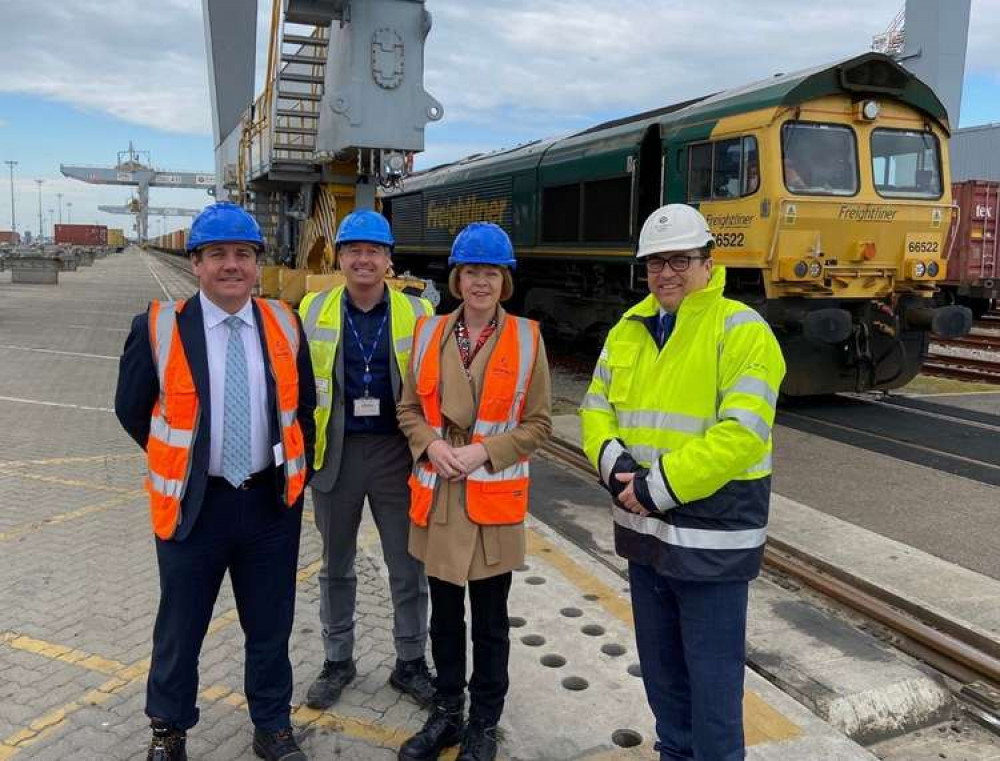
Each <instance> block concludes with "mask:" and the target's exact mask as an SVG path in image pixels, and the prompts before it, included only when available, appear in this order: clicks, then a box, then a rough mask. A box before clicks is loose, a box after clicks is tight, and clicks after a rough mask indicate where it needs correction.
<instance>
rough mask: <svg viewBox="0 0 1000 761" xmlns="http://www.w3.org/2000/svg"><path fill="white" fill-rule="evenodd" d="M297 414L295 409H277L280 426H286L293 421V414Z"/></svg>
mask: <svg viewBox="0 0 1000 761" xmlns="http://www.w3.org/2000/svg"><path fill="white" fill-rule="evenodd" d="M297 414H298V411H297V410H288V411H287V412H286V411H285V410H278V416H279V419H280V420H281V427H282V428H287V427H288V426H290V425H291V424H292V423H294V422H295V416H296V415H297Z"/></svg>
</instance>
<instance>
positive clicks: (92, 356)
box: [0, 344, 118, 362]
mask: <svg viewBox="0 0 1000 761" xmlns="http://www.w3.org/2000/svg"><path fill="white" fill-rule="evenodd" d="M0 349H13V350H15V351H34V352H38V353H39V354H61V355H63V356H66V357H83V358H84V359H113V360H114V361H115V362H117V361H118V357H112V356H110V355H108V354H84V353H83V352H79V351H60V350H58V349H41V348H39V347H37V346H14V345H12V344H0Z"/></svg>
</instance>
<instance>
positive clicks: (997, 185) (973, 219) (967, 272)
mask: <svg viewBox="0 0 1000 761" xmlns="http://www.w3.org/2000/svg"><path fill="white" fill-rule="evenodd" d="M951 192H952V199H953V200H954V202H955V203H956V204H957V205H958V209H959V212H958V221H957V225H958V227H957V229H953V230H952V234H953V236H954V238H953V242H952V244H951V252H950V254H949V256H948V274H947V278H946V279H945V280H943V281H939V285H940V287H941V291H942V293H943V294H944V295H945V296H946V298H948V299H949V300H951V301H952V302H953V303H957V304H963V305H965V306H967V307H969V308H970V309H971V310H972V313H973V314H974V315H975V316H976V317H980V316H982V315H983V314H985V313H986V312H987V311H989V309H990V305H991V303H992V302H994V301H995V300H996V299H1000V266H998V259H1000V238H998V236H997V232H998V230H997V218H998V216H1000V182H990V181H987V180H966V181H965V182H956V183H953V184H952V186H951Z"/></svg>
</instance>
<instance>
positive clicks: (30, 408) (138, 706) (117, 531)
mask: <svg viewBox="0 0 1000 761" xmlns="http://www.w3.org/2000/svg"><path fill="white" fill-rule="evenodd" d="M153 273H156V274H157V277H154V276H153ZM181 281H182V278H179V277H175V276H173V275H172V273H171V271H170V270H169V268H167V267H165V266H164V265H162V264H159V263H157V262H155V261H154V260H152V259H151V258H149V257H146V256H143V255H141V254H137V253H135V252H134V251H132V252H129V253H126V254H125V255H123V256H121V257H114V258H110V259H102V260H98V261H96V262H95V264H94V266H93V267H92V268H88V269H86V270H81V271H80V272H78V273H74V277H73V278H72V279H70V278H68V277H67V278H65V279H64V280H63V281H61V282H60V285H59V286H58V287H57V288H52V289H50V290H47V291H36V292H35V295H33V296H32V297H31V298H26V297H22V296H21V295H18V294H17V293H15V294H14V296H13V298H12V299H9V298H8V296H9V295H10V293H11V290H10V289H11V288H13V286H10V285H9V283H5V282H4V281H3V280H2V279H0V344H9V345H16V346H24V345H29V344H30V345H31V346H32V347H33V348H36V349H39V348H40V349H46V348H50V347H51V345H52V344H48V343H46V342H47V341H55V340H56V335H55V334H52V333H45V331H44V330H42V331H41V332H35V333H32V332H31V331H33V330H36V331H37V330H38V328H37V325H34V324H33V321H31V320H29V321H27V322H25V321H24V320H21V319H19V318H20V316H21V315H22V314H24V313H29V314H42V313H45V312H48V313H50V314H57V313H58V314H59V316H60V318H62V317H67V319H71V320H74V321H75V322H74V323H73V324H84V323H82V322H80V321H84V320H90V319H91V318H94V327H95V328H103V329H104V330H96V329H95V330H93V331H87V330H80V331H78V332H79V334H80V335H81V336H82V338H81V339H80V343H79V344H74V347H75V348H74V349H73V350H74V351H76V352H77V353H100V352H108V353H115V352H116V351H117V349H115V348H109V346H111V347H113V346H115V345H119V344H120V343H121V338H122V335H123V333H121V332H120V331H123V330H125V329H127V326H128V320H129V318H130V317H131V314H132V310H134V311H139V310H140V309H142V308H143V307H144V304H145V301H147V300H148V299H149V298H157V297H160V296H162V295H163V291H164V290H165V289H166V290H167V291H168V292H170V288H171V283H176V284H177V288H178V291H179V290H180V289H181V288H183V287H185V286H184V284H183V282H181ZM184 282H186V281H184ZM186 287H187V288H190V285H187V286H186ZM43 293H45V294H49V295H47V296H46V295H38V294H43ZM81 294H82V295H81ZM98 295H99V298H97V296H98ZM46 299H49V301H46ZM88 299H93V301H88ZM62 303H70V304H73V309H74V311H73V313H72V316H67V315H68V313H67V312H63V311H61V310H56V309H55V305H57V304H62ZM88 304H89V308H88ZM24 310H28V312H25V311H24ZM31 310H36V311H31ZM102 310H106V311H105V312H102ZM108 315H118V316H116V317H113V318H111V319H108ZM28 339H30V341H29V340H28ZM57 345H59V346H62V347H63V349H65V345H64V344H58V343H57ZM63 349H60V350H63ZM37 354H41V352H24V351H19V350H4V349H2V348H0V366H2V368H3V369H2V370H0V430H3V431H4V448H3V451H0V483H2V484H4V487H3V488H4V489H5V491H3V492H2V493H0V506H2V507H3V508H4V509H3V510H2V511H0V514H4V512H5V511H8V510H10V511H11V515H12V516H14V518H15V520H12V521H10V522H9V523H8V524H5V527H4V528H0V553H2V557H3V559H4V562H3V563H2V564H0V611H3V614H2V616H0V673H4V675H5V677H7V676H8V675H10V677H11V678H10V679H5V680H4V682H3V685H2V686H0V760H2V761H6V760H7V759H11V758H14V759H20V758H26V759H27V758H31V759H42V761H44V760H45V759H65V758H79V759H96V758H101V759H131V758H136V757H141V755H142V753H143V750H144V748H145V745H146V741H147V732H148V730H147V727H146V719H145V717H144V716H143V712H142V706H143V702H144V696H143V685H144V680H145V673H146V668H147V665H148V663H147V661H148V655H149V647H150V633H151V631H152V622H153V616H154V613H155V607H156V602H157V574H156V564H155V556H154V553H153V547H152V544H153V542H152V538H151V535H150V530H149V524H148V515H147V509H146V504H145V498H144V496H143V495H142V493H141V492H139V490H138V487H139V485H140V484H141V475H142V470H143V463H142V459H141V457H137V456H136V455H137V450H136V448H135V445H134V443H133V442H131V440H129V439H128V437H127V436H125V435H124V434H123V433H121V431H120V430H119V429H118V427H117V423H116V421H115V420H114V416H113V414H112V413H111V412H110V409H109V406H104V407H103V408H102V405H100V404H97V403H92V404H80V402H99V401H101V400H109V399H110V396H111V393H112V390H113V380H114V372H107V369H108V368H104V369H103V370H94V369H93V368H94V367H98V368H103V367H104V366H103V365H102V364H100V363H90V364H88V360H87V359H86V358H84V357H79V356H73V355H70V354H62V355H52V356H55V357H57V358H58V360H57V361H58V364H57V365H56V366H55V367H57V368H58V369H57V371H55V372H54V373H53V375H54V377H47V378H46V379H45V381H44V382H41V383H38V384H34V385H32V386H26V385H25V386H21V385H18V384H19V383H20V382H21V379H20V376H19V374H18V373H17V372H16V368H17V367H18V366H19V365H18V363H19V362H20V359H15V360H14V361H13V362H12V361H11V357H14V356H15V355H16V357H18V358H21V357H23V356H24V355H28V356H29V357H30V358H29V359H27V360H25V361H27V362H32V361H37V357H34V355H37ZM109 365H110V366H111V367H113V363H109ZM10 367H14V368H15V370H11V371H9V372H8V370H7V368H10ZM88 368H90V369H88ZM46 372H49V370H48V369H46ZM12 391H16V392H17V394H25V396H24V397H18V396H17V395H16V394H14V393H11V392H12ZM29 392H31V394H32V395H31V396H27V394H28V393H29ZM67 400H71V401H67ZM107 404H108V402H107V401H104V405H107ZM549 468H550V470H549V471H545V470H544V469H543V468H542V467H539V472H540V474H544V473H555V474H556V476H554V477H553V480H552V482H551V484H549V487H550V488H551V489H555V490H557V492H558V490H560V489H561V488H562V481H560V480H559V478H574V477H572V476H568V475H566V474H562V476H559V474H558V471H556V470H555V469H553V468H552V466H549ZM536 478H537V479H538V481H536V483H538V484H539V487H540V488H538V489H536V490H535V491H536V492H537V494H538V496H536V500H537V499H544V500H545V501H551V500H555V499H557V498H559V497H560V495H559V494H558V493H555V494H552V493H550V494H548V495H547V496H545V489H544V488H543V487H544V486H545V484H544V483H542V481H545V480H546V479H545V478H544V476H543V475H539V476H536ZM133 486H134V487H136V488H135V489H133V488H132V487H133ZM310 510H311V502H307V514H306V518H307V520H306V521H305V522H304V526H303V541H302V550H301V556H300V570H299V576H298V579H299V593H298V601H297V603H298V604H297V611H296V619H295V626H294V631H293V636H292V642H291V657H292V661H293V668H294V673H295V691H294V697H293V699H294V700H295V701H299V700H301V699H302V697H303V696H304V694H305V691H306V689H307V687H308V685H309V683H310V682H311V680H312V678H313V677H314V676H315V674H316V673H317V672H318V670H319V668H320V666H321V664H322V660H323V652H322V644H321V641H320V636H319V622H318V593H319V590H318V580H317V578H316V576H317V573H318V570H319V562H318V558H319V553H320V541H319V536H318V532H316V531H315V528H314V527H313V524H312V522H311V519H310V518H311V514H310V512H309V511H310ZM606 518H607V516H606V514H605V515H604V520H605V521H606ZM600 532H601V533H602V534H605V535H606V534H607V533H609V531H608V524H607V523H606V522H605V523H604V525H603V527H602V528H601V529H600ZM529 537H530V539H529V558H528V560H527V563H526V565H527V566H529V567H528V568H525V569H524V570H522V571H519V572H518V573H517V574H516V579H515V584H514V589H513V591H512V594H511V614H512V615H513V616H515V617H518V618H521V619H524V623H523V625H521V626H518V627H515V628H514V629H513V631H512V639H513V643H512V654H511V675H512V688H511V693H510V696H509V702H508V710H507V712H506V714H505V716H504V719H503V723H502V725H501V728H502V730H503V735H504V739H503V743H502V748H501V756H502V758H505V759H525V761H527V760H529V759H530V760H534V759H538V760H539V761H540V760H541V759H576V758H579V759H598V758H600V759H615V758H622V759H626V758H632V759H651V758H653V752H652V750H651V748H652V739H653V738H652V734H653V732H652V717H651V715H650V714H649V711H648V708H647V706H646V704H645V699H644V696H643V692H642V686H641V680H640V679H638V678H637V677H635V676H633V675H632V674H630V673H629V670H628V667H629V666H630V665H633V664H634V663H635V657H634V645H633V640H632V632H631V623H630V622H631V612H630V609H629V600H628V596H627V593H626V590H625V585H624V582H623V581H622V579H621V578H620V577H619V576H618V575H617V573H616V572H615V571H614V570H613V569H612V568H609V567H607V566H606V565H605V564H604V563H603V562H600V561H598V560H597V559H595V557H594V555H592V554H591V553H590V552H588V551H587V550H584V549H581V548H580V547H578V546H577V545H576V544H574V543H572V542H570V541H568V540H566V539H564V538H563V537H561V536H560V535H558V534H556V533H555V532H554V531H552V530H551V529H549V528H547V527H546V526H544V525H542V524H541V523H538V522H535V521H532V523H531V530H530V533H529ZM359 543H360V550H359V553H358V561H357V570H358V577H359V604H358V613H359V616H358V624H357V625H358V644H357V651H356V655H357V661H358V669H359V676H358V679H357V680H356V681H355V683H353V684H352V685H351V686H350V687H349V688H348V689H347V690H346V691H345V693H344V695H343V696H342V699H341V701H339V702H338V704H337V705H336V706H334V708H333V709H332V710H331V711H327V712H317V711H311V710H309V709H307V708H305V707H304V706H302V705H300V704H298V703H296V705H295V706H294V714H293V717H294V718H293V721H294V723H295V724H296V726H297V727H298V728H299V730H300V731H301V733H302V738H303V747H304V748H305V750H306V751H307V752H308V753H309V754H310V757H312V758H316V759H318V758H328V757H330V756H339V757H343V758H350V759H359V760H361V761H367V760H368V759H386V760H387V759H392V758H395V753H396V748H398V746H399V744H400V743H401V742H402V740H403V739H405V738H406V737H407V736H409V734H411V733H412V732H414V731H415V730H416V729H418V728H419V726H420V725H421V724H422V722H423V718H424V716H425V713H424V712H423V711H422V710H421V709H419V708H418V707H417V706H416V705H415V704H413V703H411V702H410V701H409V699H407V698H404V697H401V696H400V695H399V694H398V693H396V692H395V691H394V690H392V689H391V688H390V687H389V686H388V685H387V684H386V681H387V679H388V676H389V672H390V670H391V668H392V665H393V662H394V659H395V656H394V653H393V647H392V634H391V614H390V611H391V605H390V603H389V592H388V583H387V577H386V571H385V569H384V564H383V563H382V562H381V557H380V548H379V545H378V541H377V535H376V533H375V531H374V528H373V526H372V524H371V522H370V520H368V519H366V521H365V523H364V524H363V527H362V532H361V538H360V542H359ZM538 579H544V583H542V584H538V583H536V581H537V580H538ZM570 609H574V610H570ZM576 611H579V615H577V614H576ZM585 627H586V628H587V629H586V631H584V628H585ZM595 627H597V628H595ZM529 635H535V636H537V637H541V638H544V643H543V644H531V643H532V642H535V641H537V640H534V639H529V640H528V641H524V640H522V638H523V637H528V636H529ZM547 656H548V657H547ZM551 656H560V658H564V659H565V663H560V660H559V659H558V658H556V659H553V658H552V657H551ZM242 658H243V652H242V636H241V634H240V632H239V630H238V624H237V619H236V615H235V609H234V602H233V598H232V593H231V590H230V589H229V586H228V585H223V590H222V593H221V594H220V598H219V601H218V603H217V605H216V609H215V618H214V620H213V624H212V626H211V628H210V633H209V636H208V638H207V639H206V642H205V646H204V649H203V654H202V669H201V675H202V692H201V695H200V704H201V706H202V711H203V714H202V721H201V722H200V724H199V725H198V726H197V727H196V728H195V730H193V731H192V732H191V739H190V749H191V751H192V757H193V758H195V757H197V758H205V759H219V761H223V760H228V759H240V758H250V757H252V756H251V751H250V748H249V741H250V730H249V725H248V721H247V716H246V703H245V699H244V698H243V696H242V694H241V686H242V684H241V683H242V669H243V666H242ZM543 658H545V661H546V662H545V663H543V662H542V659H543ZM568 677H577V678H579V679H584V680H586V682H587V684H586V688H585V689H569V688H568V687H567V686H564V683H563V682H564V680H565V679H567V678H568ZM567 684H568V686H569V687H580V686H583V685H582V683H581V682H577V681H575V680H574V681H570V682H568V683H567ZM747 690H748V691H747V698H746V716H747V719H746V726H747V737H748V743H749V745H750V748H749V756H748V757H749V758H750V759H756V760H758V761H759V760H761V759H778V758H781V759H785V760H786V761H796V760H798V759H801V760H802V761H805V760H806V759H809V761H814V760H815V759H820V758H822V759H842V760H843V761H853V760H854V759H871V758H873V756H871V755H870V754H869V753H867V752H866V751H864V750H863V749H861V748H859V747H858V746H857V745H855V744H854V743H853V742H851V741H850V740H848V739H847V738H845V737H844V736H843V735H842V734H840V733H839V732H837V731H835V730H833V729H832V728H830V727H829V726H828V725H827V724H825V723H823V722H822V721H820V720H819V719H817V718H816V717H815V716H814V715H813V714H811V713H810V712H809V711H808V710H807V709H806V708H804V707H803V706H802V705H801V704H799V703H797V702H796V701H794V700H792V699H791V698H789V697H788V696H786V695H783V694H782V693H780V691H778V690H777V689H775V688H774V687H773V686H772V685H770V684H769V683H767V682H766V681H764V680H763V679H761V678H760V677H759V676H758V675H756V674H754V673H752V672H748V674H747ZM621 729H627V730H632V731H634V732H636V733H637V734H638V735H639V736H641V738H642V743H641V744H640V745H639V746H638V747H636V748H632V749H623V748H620V747H618V746H617V745H616V744H615V742H614V739H613V737H615V732H616V731H617V730H621ZM442 758H445V759H449V758H454V752H451V753H450V754H446V755H444V756H442Z"/></svg>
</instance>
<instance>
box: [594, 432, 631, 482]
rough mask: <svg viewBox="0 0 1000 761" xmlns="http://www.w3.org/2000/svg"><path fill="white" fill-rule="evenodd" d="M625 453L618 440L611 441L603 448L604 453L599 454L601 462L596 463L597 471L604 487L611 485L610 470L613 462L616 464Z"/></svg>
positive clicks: (613, 465)
mask: <svg viewBox="0 0 1000 761" xmlns="http://www.w3.org/2000/svg"><path fill="white" fill-rule="evenodd" d="M625 451H626V450H625V447H623V446H622V445H621V442H620V441H618V439H611V441H609V442H608V445H607V446H606V447H604V451H603V452H602V453H601V461H600V462H599V463H598V465H599V468H598V470H599V471H600V473H601V481H603V482H604V484H605V485H606V486H610V485H611V469H612V468H614V467H615V462H617V460H618V458H619V457H621V455H622V453H623V452H625Z"/></svg>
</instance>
